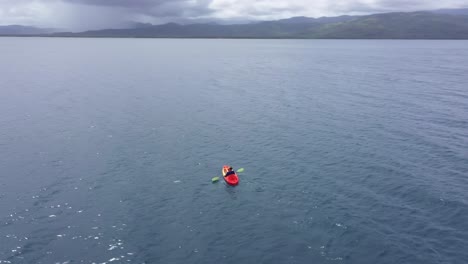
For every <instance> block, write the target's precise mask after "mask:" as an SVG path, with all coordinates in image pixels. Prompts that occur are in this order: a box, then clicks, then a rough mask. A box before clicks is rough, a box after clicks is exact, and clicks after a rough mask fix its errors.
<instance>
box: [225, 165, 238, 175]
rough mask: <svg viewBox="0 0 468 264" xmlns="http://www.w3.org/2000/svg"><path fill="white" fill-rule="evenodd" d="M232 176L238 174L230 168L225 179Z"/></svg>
mask: <svg viewBox="0 0 468 264" xmlns="http://www.w3.org/2000/svg"><path fill="white" fill-rule="evenodd" d="M231 174H236V172H235V171H234V170H233V169H232V167H229V169H228V171H227V172H226V175H225V176H224V177H227V176H229V175H231Z"/></svg>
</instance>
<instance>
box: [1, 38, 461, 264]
mask: <svg viewBox="0 0 468 264" xmlns="http://www.w3.org/2000/svg"><path fill="white" fill-rule="evenodd" d="M467 58H468V42H467V41H391V40H375V41H374V40H195V39H193V40H188V39H185V40H182V39H181V40H179V39H177V40H172V39H71V38H69V39H60V38H50V39H49V38H0V263H203V264H206V263H235V264H238V263H243V264H248V263H252V264H256V263H301V264H302V263H338V264H339V263H343V264H345V263H353V264H366V263H411V264H416V263H421V264H431V263H447V264H449V263H450V264H458V263H460V264H462V263H468V251H467V249H468V60H467ZM224 164H229V165H232V166H234V167H235V168H236V169H237V168H241V167H243V168H245V172H244V173H242V174H240V179H241V183H240V185H239V186H237V187H234V188H233V187H228V186H226V184H225V183H224V182H219V183H215V184H212V183H211V178H212V177H214V176H220V174H221V167H222V165H224Z"/></svg>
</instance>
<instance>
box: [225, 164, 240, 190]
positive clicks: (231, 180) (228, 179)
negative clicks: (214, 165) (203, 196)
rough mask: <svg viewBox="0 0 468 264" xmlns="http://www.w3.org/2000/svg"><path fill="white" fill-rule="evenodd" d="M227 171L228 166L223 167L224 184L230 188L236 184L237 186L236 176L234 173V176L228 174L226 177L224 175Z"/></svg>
mask: <svg viewBox="0 0 468 264" xmlns="http://www.w3.org/2000/svg"><path fill="white" fill-rule="evenodd" d="M228 171H229V166H226V165H224V166H223V170H222V173H223V178H224V180H225V181H226V183H227V184H229V185H231V186H236V185H237V184H239V177H238V176H237V174H236V173H235V172H234V174H229V175H228V176H227V177H226V173H227V172H228Z"/></svg>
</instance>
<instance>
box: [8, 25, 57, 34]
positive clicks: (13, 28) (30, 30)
mask: <svg viewBox="0 0 468 264" xmlns="http://www.w3.org/2000/svg"><path fill="white" fill-rule="evenodd" d="M53 32H57V30H55V29H50V28H37V27H30V26H20V25H8V26H0V35H14V36H25V35H40V34H50V33H53Z"/></svg>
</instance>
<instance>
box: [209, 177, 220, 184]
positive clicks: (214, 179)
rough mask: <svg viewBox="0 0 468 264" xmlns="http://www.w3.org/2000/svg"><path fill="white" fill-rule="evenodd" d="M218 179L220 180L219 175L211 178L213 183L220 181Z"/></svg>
mask: <svg viewBox="0 0 468 264" xmlns="http://www.w3.org/2000/svg"><path fill="white" fill-rule="evenodd" d="M218 181H219V177H214V178H213V179H211V182H212V183H215V182H218Z"/></svg>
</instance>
